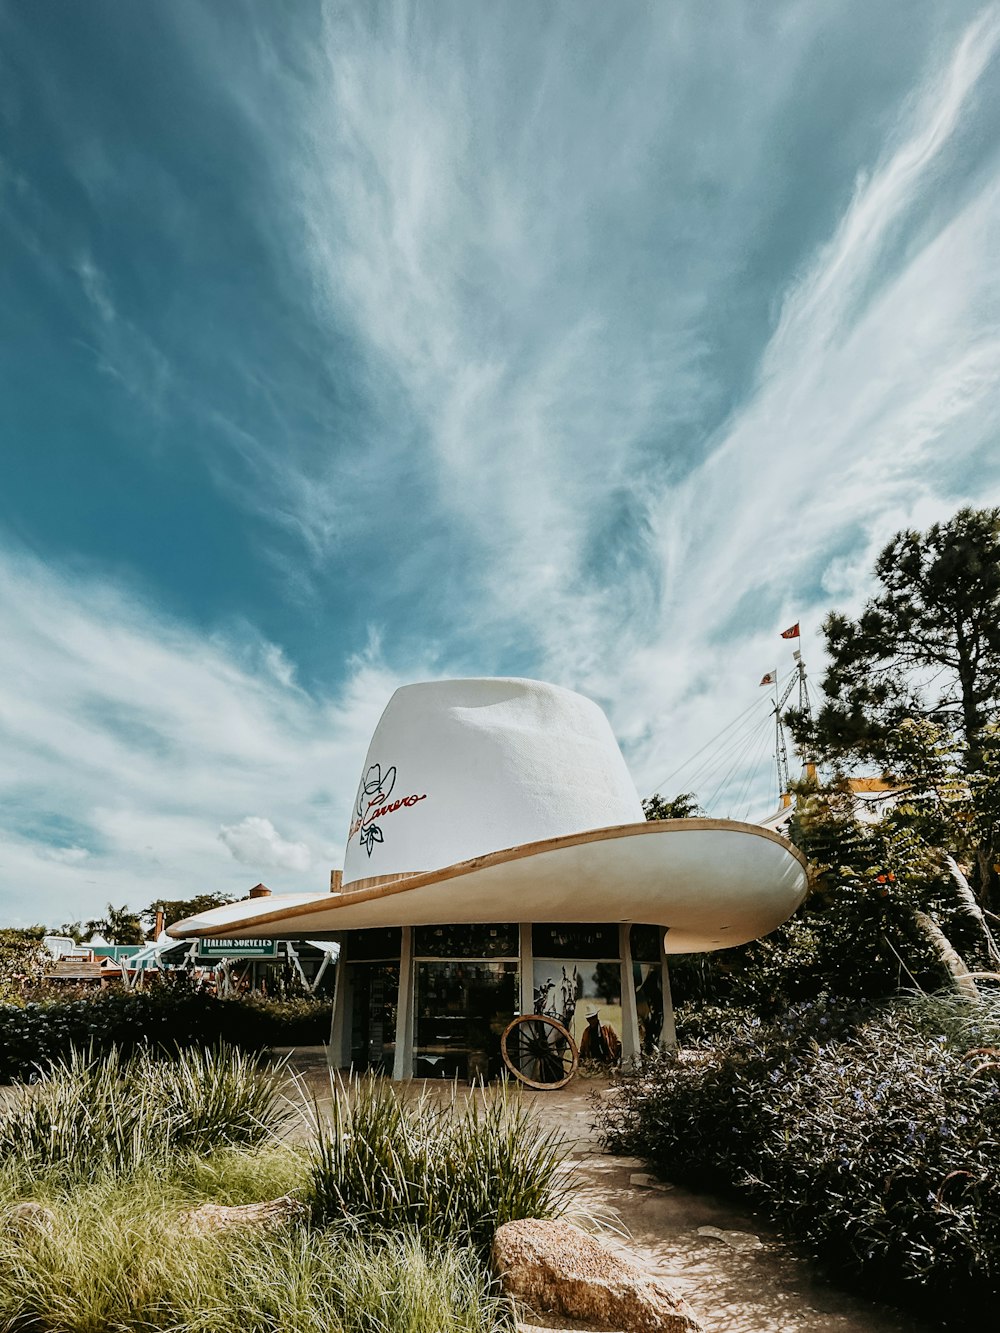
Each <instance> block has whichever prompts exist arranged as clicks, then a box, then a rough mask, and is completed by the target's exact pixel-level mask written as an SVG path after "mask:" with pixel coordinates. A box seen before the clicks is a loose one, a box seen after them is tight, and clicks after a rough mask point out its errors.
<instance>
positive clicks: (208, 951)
mask: <svg viewBox="0 0 1000 1333" xmlns="http://www.w3.org/2000/svg"><path fill="white" fill-rule="evenodd" d="M196 956H197V957H198V958H199V959H202V960H204V961H209V960H211V959H219V958H277V956H278V941H277V940H199V941H198V952H197V955H196Z"/></svg>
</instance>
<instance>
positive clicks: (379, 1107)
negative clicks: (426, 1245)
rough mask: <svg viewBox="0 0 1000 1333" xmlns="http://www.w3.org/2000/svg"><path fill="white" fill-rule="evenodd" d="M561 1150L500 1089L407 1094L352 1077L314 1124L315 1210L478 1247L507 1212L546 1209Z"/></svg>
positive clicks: (323, 1218) (551, 1202) (550, 1209)
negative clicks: (442, 1097) (439, 1095)
mask: <svg viewBox="0 0 1000 1333" xmlns="http://www.w3.org/2000/svg"><path fill="white" fill-rule="evenodd" d="M562 1156H563V1154H562V1148H561V1137H560V1136H559V1135H558V1134H557V1133H553V1132H543V1131H542V1130H540V1129H539V1128H537V1127H536V1125H535V1124H534V1123H533V1121H532V1119H531V1117H530V1113H529V1112H528V1110H527V1108H526V1107H524V1106H523V1105H522V1104H520V1103H519V1102H517V1101H514V1100H511V1099H510V1098H509V1097H508V1095H507V1093H506V1090H505V1089H500V1090H498V1091H497V1092H495V1093H492V1094H490V1095H485V1094H484V1095H483V1096H482V1097H480V1096H479V1095H477V1094H476V1093H473V1094H471V1095H469V1096H468V1097H467V1098H466V1099H465V1100H462V1101H460V1100H459V1098H458V1094H457V1090H456V1091H455V1092H454V1093H453V1095H452V1097H451V1099H450V1100H449V1101H447V1102H438V1101H436V1100H434V1099H432V1097H431V1096H430V1095H429V1094H427V1093H426V1092H425V1093H424V1094H423V1095H421V1096H420V1097H419V1098H418V1099H416V1100H414V1101H409V1102H408V1101H406V1100H404V1098H403V1097H402V1096H401V1095H400V1093H399V1091H398V1090H396V1089H394V1088H393V1087H392V1085H391V1084H390V1083H388V1082H387V1081H385V1080H382V1079H375V1078H364V1079H353V1080H351V1081H350V1083H348V1084H347V1085H344V1084H338V1086H337V1087H336V1088H335V1096H334V1101H333V1108H332V1111H331V1112H330V1114H329V1118H328V1119H327V1120H326V1121H325V1122H322V1123H321V1124H320V1125H319V1126H318V1134H317V1139H316V1145H315V1149H314V1158H313V1168H312V1198H313V1217H314V1219H315V1220H317V1221H319V1222H322V1223H331V1222H337V1223H340V1224H344V1225H348V1226H353V1227H355V1228H357V1229H358V1230H359V1231H360V1232H361V1233H362V1234H371V1233H374V1232H378V1231H406V1230H416V1229H419V1231H420V1233H421V1234H422V1235H426V1236H431V1237H434V1238H436V1239H440V1240H452V1241H458V1242H460V1243H462V1244H468V1245H472V1246H473V1247H475V1248H476V1249H477V1250H479V1251H480V1252H482V1251H484V1250H486V1249H488V1247H489V1245H490V1242H491V1241H492V1239H493V1233H494V1231H495V1230H496V1228H497V1227H498V1226H501V1225H502V1224H503V1223H504V1222H510V1221H514V1220H515V1219H518V1218H523V1217H551V1216H553V1214H554V1213H555V1212H556V1211H557V1210H558V1207H559V1203H560V1201H561V1188H562V1187H561V1184H560V1180H559V1176H558V1171H559V1165H560V1163H561V1161H562Z"/></svg>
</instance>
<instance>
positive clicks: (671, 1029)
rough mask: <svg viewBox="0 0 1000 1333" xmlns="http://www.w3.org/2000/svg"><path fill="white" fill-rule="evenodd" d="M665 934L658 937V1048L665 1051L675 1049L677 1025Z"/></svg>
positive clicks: (664, 932)
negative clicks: (660, 1016) (660, 1018)
mask: <svg viewBox="0 0 1000 1333" xmlns="http://www.w3.org/2000/svg"><path fill="white" fill-rule="evenodd" d="M666 941H667V933H666V931H663V932H662V933H661V935H660V970H661V973H662V976H663V985H662V990H663V1027H662V1028H661V1029H660V1047H661V1049H662V1050H665V1051H676V1049H677V1024H676V1022H675V1021H674V1001H673V998H672V996H671V994H670V972H669V971H668V969H667V950H666V947H665V945H666Z"/></svg>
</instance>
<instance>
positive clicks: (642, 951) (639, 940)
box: [629, 926, 666, 963]
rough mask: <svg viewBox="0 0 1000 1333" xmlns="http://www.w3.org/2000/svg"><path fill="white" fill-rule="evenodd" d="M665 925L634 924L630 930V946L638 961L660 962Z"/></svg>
mask: <svg viewBox="0 0 1000 1333" xmlns="http://www.w3.org/2000/svg"><path fill="white" fill-rule="evenodd" d="M665 933H666V932H665V930H664V928H663V926H633V927H632V928H631V930H630V931H629V948H630V949H631V950H632V960H633V962H636V963H658V962H659V961H660V941H661V940H662V939H663V936H664V934H665Z"/></svg>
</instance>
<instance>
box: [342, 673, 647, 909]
mask: <svg viewBox="0 0 1000 1333" xmlns="http://www.w3.org/2000/svg"><path fill="white" fill-rule="evenodd" d="M642 819H643V811H642V803H641V801H640V800H639V796H638V793H637V792H636V789H635V785H634V783H633V782H632V779H631V777H630V775H629V772H628V769H627V768H626V766H625V760H624V759H623V758H622V754H621V751H620V749H619V748H618V743H617V741H616V740H615V737H614V734H613V733H612V731H611V727H610V725H609V723H608V720H607V718H606V717H605V716H604V714H603V712H602V711H601V710H600V708H598V706H597V705H596V704H595V703H593V702H592V701H591V700H590V699H586V698H584V697H583V695H580V694H576V693H574V692H573V691H572V690H566V689H562V688H561V687H559V686H555V685H546V684H544V683H543V682H541V681H535V680H511V679H495V678H488V679H481V680H444V681H430V682H427V683H423V684H419V685H404V686H403V687H402V688H400V689H398V690H397V691H396V692H395V694H394V695H393V696H392V698H391V699H390V700H389V703H388V704H387V705H386V709H385V712H384V713H383V714H382V717H381V719H380V720H379V723H378V726H377V727H376V728H375V733H374V735H373V737H372V741H371V744H370V745H369V747H368V754H367V756H366V758H365V763H364V768H363V769H362V773H361V781H360V783H359V784H358V794H357V797H356V800H355V803H354V809H353V811H352V818H351V825H350V830H349V833H348V839H347V850H346V852H345V857H344V886H345V887H346V886H347V885H349V884H351V883H353V882H355V881H357V880H361V879H368V878H370V877H373V876H383V875H389V876H391V875H405V874H413V873H419V872H420V871H427V870H439V869H442V868H443V867H444V866H448V865H453V864H454V863H455V862H457V861H465V860H469V859H470V858H472V857H474V856H484V855H487V854H489V853H490V852H496V851H501V850H503V849H505V848H509V847H517V846H519V845H521V844H522V843H528V842H536V841H540V840H542V839H545V838H557V837H562V836H565V835H567V834H574V833H583V832H586V831H587V830H588V829H596V828H608V827H610V826H613V825H616V824H633V823H639V822H641V821H642Z"/></svg>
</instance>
